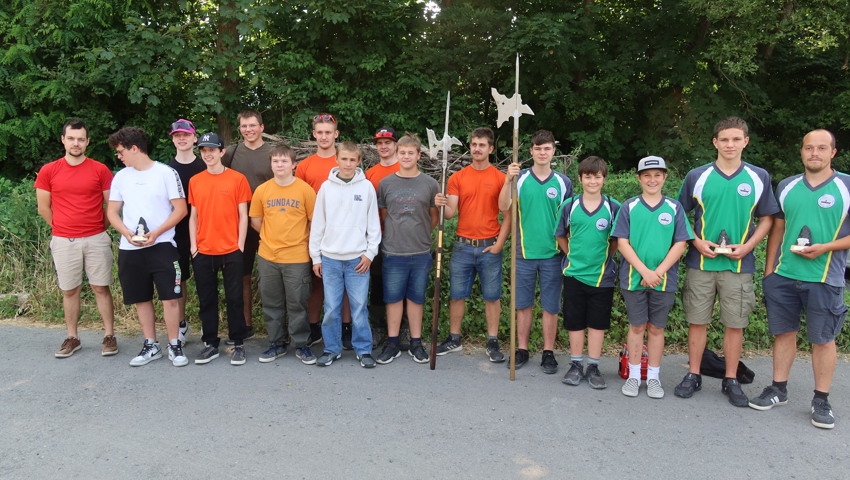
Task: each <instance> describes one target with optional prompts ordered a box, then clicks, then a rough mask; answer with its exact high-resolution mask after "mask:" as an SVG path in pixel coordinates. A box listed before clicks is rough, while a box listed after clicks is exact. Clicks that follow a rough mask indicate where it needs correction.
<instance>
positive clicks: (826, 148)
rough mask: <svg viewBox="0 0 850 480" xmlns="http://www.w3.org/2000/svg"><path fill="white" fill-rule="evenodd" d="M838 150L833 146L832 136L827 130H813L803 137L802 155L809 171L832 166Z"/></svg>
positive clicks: (821, 169) (819, 170) (804, 164)
mask: <svg viewBox="0 0 850 480" xmlns="http://www.w3.org/2000/svg"><path fill="white" fill-rule="evenodd" d="M837 152H838V150H836V149H835V148H833V147H832V137H831V136H830V135H829V133H827V132H823V131H819V132H811V133H809V134H808V135H806V136H805V137H804V138H803V148H801V149H800V156H801V157H802V158H803V166H804V167H805V168H806V172H808V173H819V172H821V171H823V170H824V169H826V168H831V167H832V157H834V156H835V154H836V153H837Z"/></svg>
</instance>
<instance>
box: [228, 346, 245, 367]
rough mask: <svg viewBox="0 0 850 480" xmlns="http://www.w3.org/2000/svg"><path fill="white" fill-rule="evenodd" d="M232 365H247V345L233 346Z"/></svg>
mask: <svg viewBox="0 0 850 480" xmlns="http://www.w3.org/2000/svg"><path fill="white" fill-rule="evenodd" d="M230 364H231V365H245V346H244V345H236V346H234V347H233V354H232V355H231V356H230Z"/></svg>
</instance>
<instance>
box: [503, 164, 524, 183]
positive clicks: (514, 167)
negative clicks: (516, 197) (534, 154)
mask: <svg viewBox="0 0 850 480" xmlns="http://www.w3.org/2000/svg"><path fill="white" fill-rule="evenodd" d="M520 166H521V165H520V164H519V163H512V164H510V165H508V172H507V174H506V175H507V178H505V181H506V182H510V181H511V180H513V179H514V177H516V176H517V175H519V171H520Z"/></svg>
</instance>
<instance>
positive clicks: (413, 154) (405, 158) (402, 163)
mask: <svg viewBox="0 0 850 480" xmlns="http://www.w3.org/2000/svg"><path fill="white" fill-rule="evenodd" d="M417 162H419V152H418V151H417V149H416V147H415V146H413V145H402V146H400V147H398V163H399V167H401V168H403V169H405V170H410V169H412V168H415V167H416V164H417Z"/></svg>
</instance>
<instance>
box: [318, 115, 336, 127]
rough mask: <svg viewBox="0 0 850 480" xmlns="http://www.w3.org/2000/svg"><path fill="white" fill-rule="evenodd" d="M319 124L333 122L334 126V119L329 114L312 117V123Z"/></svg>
mask: <svg viewBox="0 0 850 480" xmlns="http://www.w3.org/2000/svg"><path fill="white" fill-rule="evenodd" d="M319 122H333V123H334V124H336V119H335V118H334V116H333V115H331V114H330V113H320V114H318V115H316V116H315V117H313V123H319Z"/></svg>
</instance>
